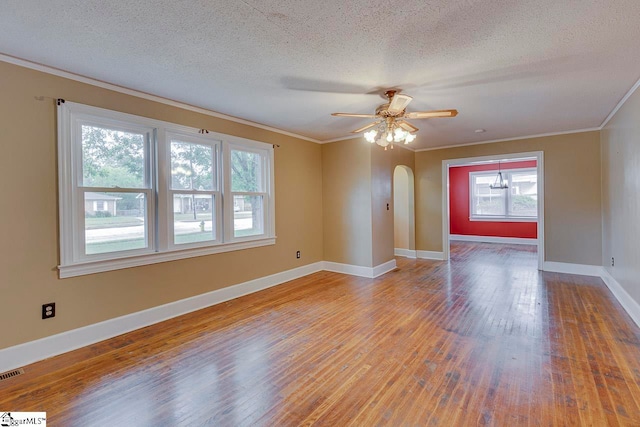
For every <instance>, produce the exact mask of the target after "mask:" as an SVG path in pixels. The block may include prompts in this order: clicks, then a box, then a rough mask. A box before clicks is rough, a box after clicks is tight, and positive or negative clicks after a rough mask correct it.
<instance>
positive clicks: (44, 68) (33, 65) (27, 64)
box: [0, 53, 321, 144]
mask: <svg viewBox="0 0 640 427" xmlns="http://www.w3.org/2000/svg"><path fill="white" fill-rule="evenodd" d="M0 61H2V62H7V63H9V64H13V65H18V66H20V67H24V68H29V69H31V70H35V71H40V72H43V73H47V74H51V75H54V76H58V77H63V78H65V79H69V80H74V81H76V82H79V83H85V84H89V85H92V86H97V87H100V88H103V89H107V90H112V91H114V92H119V93H122V94H125V95H131V96H135V97H137V98H142V99H146V100H149V101H153V102H159V103H161V104H165V105H170V106H172V107H177V108H181V109H183V110H188V111H193V112H195V113H200V114H204V115H207V116H211V117H216V118H219V119H224V120H229V121H230V122H235V123H240V124H243V125H249V126H252V127H255V128H259V129H264V130H268V131H270V132H275V133H279V134H281V135H286V136H291V137H294V138H298V139H303V140H305V141H310V142H315V143H316V144H319V143H321V141H319V140H317V139H314V138H310V137H308V136H304V135H299V134H297V133H293V132H288V131H286V130H282V129H278V128H274V127H271V126H267V125H263V124H262V123H257V122H252V121H250V120H245V119H241V118H239V117H234V116H229V115H227V114H223V113H218V112H216V111H213V110H208V109H206V108H202V107H196V106H195V105H191V104H186V103H184V102H180V101H175V100H173V99H169V98H163V97H161V96H158V95H153V94H150V93H147V92H141V91H139V90H135V89H130V88H127V87H124V86H118V85H116V84H113V83H108V82H105V81H102V80H98V79H93V78H91V77H86V76H82V75H80V74H75V73H71V72H69V71H65V70H61V69H59V68H55V67H50V66H48V65H44V64H39V63H37V62H32V61H27V60H26V59H21V58H17V57H15V56H11V55H7V54H4V53H0ZM61 98H64V96H61Z"/></svg>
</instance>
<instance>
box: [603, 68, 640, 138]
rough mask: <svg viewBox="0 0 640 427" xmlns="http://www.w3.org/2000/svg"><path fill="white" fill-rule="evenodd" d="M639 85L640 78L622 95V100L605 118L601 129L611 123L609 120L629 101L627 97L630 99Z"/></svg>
mask: <svg viewBox="0 0 640 427" xmlns="http://www.w3.org/2000/svg"><path fill="white" fill-rule="evenodd" d="M638 87H640V79H638V81H637V82H636V83H635V84H634V85H633V86H631V89H629V91H628V92H627V93H626V94H625V95H624V96H623V97H622V99H621V100H620V102H618V103H617V104H616V106H615V107H614V108H613V110H611V112H610V113H609V115H608V116H607V118H606V119H604V121H603V122H602V124H601V125H600V130H602V129H604V127H605V126H606V125H607V123H609V120H611V119H612V118H613V116H615V115H616V113H617V112H618V110H619V109H620V107H622V106H623V105H624V103H625V102H627V99H629V97H630V96H631V95H633V93H634V92H635V91H636V89H638Z"/></svg>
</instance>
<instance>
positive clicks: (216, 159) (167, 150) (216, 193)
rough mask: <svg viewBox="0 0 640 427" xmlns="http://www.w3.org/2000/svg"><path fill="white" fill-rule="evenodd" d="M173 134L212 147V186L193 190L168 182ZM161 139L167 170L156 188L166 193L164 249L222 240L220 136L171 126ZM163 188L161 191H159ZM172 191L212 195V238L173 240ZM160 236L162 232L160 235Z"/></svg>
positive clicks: (177, 137)
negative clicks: (207, 135)
mask: <svg viewBox="0 0 640 427" xmlns="http://www.w3.org/2000/svg"><path fill="white" fill-rule="evenodd" d="M174 137H175V138H176V139H177V140H179V141H180V142H186V143H189V144H198V145H207V146H210V147H211V148H212V149H213V159H212V166H213V169H214V171H213V189H212V190H197V189H190V190H189V189H186V190H185V189H173V188H172V186H171V143H172V142H173V140H174V139H173V138H174ZM164 139H165V141H164V147H163V148H162V149H161V151H163V152H162V156H161V157H162V158H163V159H166V160H164V161H165V167H166V170H167V172H168V173H166V174H164V176H166V179H165V180H164V182H163V183H162V185H159V189H160V192H161V193H166V203H167V204H166V215H167V216H168V218H167V221H166V225H167V232H166V237H167V239H166V248H167V250H173V251H175V250H183V249H189V248H201V247H207V246H214V245H219V244H223V243H225V242H224V240H223V238H224V236H223V235H222V234H223V233H222V230H223V217H222V205H223V200H222V189H221V185H220V181H221V166H222V165H221V159H220V147H221V144H222V141H221V140H217V139H214V138H207V137H205V136H202V135H200V134H196V135H193V134H189V133H186V132H177V131H175V130H173V129H172V130H167V131H166V132H165V138H164ZM163 189H164V191H163ZM175 194H210V195H211V196H212V197H213V199H214V210H213V214H214V215H215V216H214V221H213V223H212V226H215V231H216V232H215V239H212V240H207V241H202V242H193V243H175V230H174V226H175V212H174V211H173V196H174V195H175ZM163 237H164V236H163Z"/></svg>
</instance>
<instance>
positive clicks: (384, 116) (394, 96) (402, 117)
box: [331, 90, 458, 150]
mask: <svg viewBox="0 0 640 427" xmlns="http://www.w3.org/2000/svg"><path fill="white" fill-rule="evenodd" d="M396 92H398V91H396V90H387V91H386V92H385V93H384V94H385V96H386V97H387V99H388V100H389V101H388V102H387V103H384V104H382V105H379V106H378V108H376V112H375V114H352V113H333V114H331V115H332V116H338V117H366V118H375V119H376V121H374V122H373V123H369V124H368V125H366V126H363V127H361V128H359V129H356V130H354V131H352V132H351V133H360V132H363V131H365V130H367V129H371V130H370V131H368V132H365V133H364V138H365V139H366V140H367V141H369V142H370V143H372V144H373V143H377V144H378V145H380V146H382V147H384V149H385V150H386V149H387V146H388V145H390V146H391V148H393V143H394V142H403V143H405V144H408V143H410V142H411V141H413V140H414V139H416V135H415V132H417V131H418V130H419V129H418V128H417V127H415V126H414V125H412V124H411V123H409V122H407V120H406V119H430V118H436V117H455V116H457V115H458V111H457V110H433V111H413V112H407V111H406V110H405V109H406V108H407V105H409V103H410V102H411V100H412V99H413V98H412V97H410V96H409V95H405V94H402V93H396ZM372 128H373V129H372ZM412 132H413V133H412Z"/></svg>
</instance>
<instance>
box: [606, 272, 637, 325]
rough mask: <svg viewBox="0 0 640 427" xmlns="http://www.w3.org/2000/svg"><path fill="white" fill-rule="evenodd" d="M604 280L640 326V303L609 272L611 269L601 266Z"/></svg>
mask: <svg viewBox="0 0 640 427" xmlns="http://www.w3.org/2000/svg"><path fill="white" fill-rule="evenodd" d="M601 277H602V281H603V282H604V283H605V285H607V287H608V288H609V290H610V291H611V293H612V294H613V296H614V297H616V299H617V300H618V302H619V303H620V305H621V306H622V308H624V309H625V311H626V312H627V313H628V314H629V316H631V318H632V319H633V321H634V322H636V325H638V326H640V304H638V302H637V301H636V300H634V299H633V298H631V295H629V294H628V293H627V291H626V290H625V289H624V288H623V287H622V285H621V284H620V283H618V281H617V280H616V279H615V278H614V277H613V276H612V275H611V273H609V271H608V270H607V269H606V268H604V267H601Z"/></svg>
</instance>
